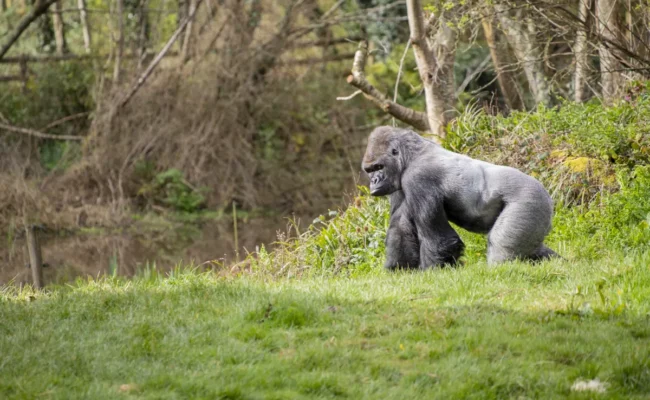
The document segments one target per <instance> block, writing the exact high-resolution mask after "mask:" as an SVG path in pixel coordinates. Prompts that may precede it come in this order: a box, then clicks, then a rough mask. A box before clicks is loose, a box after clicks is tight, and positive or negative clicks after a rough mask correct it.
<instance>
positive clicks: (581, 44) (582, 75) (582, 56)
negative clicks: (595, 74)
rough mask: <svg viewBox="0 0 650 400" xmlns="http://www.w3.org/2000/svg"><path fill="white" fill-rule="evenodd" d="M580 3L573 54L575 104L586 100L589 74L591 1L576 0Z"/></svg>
mask: <svg viewBox="0 0 650 400" xmlns="http://www.w3.org/2000/svg"><path fill="white" fill-rule="evenodd" d="M578 1H579V2H580V6H579V13H578V17H579V18H580V21H582V22H581V25H580V26H579V27H578V31H577V32H576V42H575V46H574V50H573V51H574V53H575V56H576V72H575V77H574V86H575V98H574V100H575V101H576V103H582V102H583V101H585V100H586V97H587V93H586V85H585V84H586V82H587V76H588V73H589V53H588V50H587V46H588V45H589V44H588V43H587V32H588V31H589V20H590V19H591V18H590V15H591V10H590V3H591V0H578Z"/></svg>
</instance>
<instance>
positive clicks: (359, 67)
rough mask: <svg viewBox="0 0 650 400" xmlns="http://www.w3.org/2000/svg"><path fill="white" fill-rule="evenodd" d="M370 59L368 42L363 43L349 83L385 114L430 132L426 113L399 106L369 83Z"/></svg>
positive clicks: (356, 56)
mask: <svg viewBox="0 0 650 400" xmlns="http://www.w3.org/2000/svg"><path fill="white" fill-rule="evenodd" d="M367 57H368V42H366V41H365V40H364V41H361V42H360V43H359V48H358V49H357V52H356V53H355V56H354V62H353V63H352V75H350V76H348V78H347V82H348V83H349V84H350V85H352V86H354V87H356V88H357V89H359V90H360V91H361V92H363V94H364V96H365V97H366V98H367V99H368V100H370V101H372V102H373V103H375V104H376V105H377V106H378V107H379V108H381V109H382V110H383V111H384V112H386V113H388V114H390V115H392V116H393V117H395V118H397V119H399V120H400V121H402V122H404V123H407V124H409V125H411V126H412V127H414V128H415V129H418V130H422V131H426V130H429V124H428V121H427V116H426V114H425V113H423V112H420V111H415V110H413V109H410V108H408V107H404V106H402V105H400V104H397V103H396V102H394V101H391V100H389V99H388V97H387V96H386V95H385V94H383V93H382V92H380V91H379V90H377V89H376V88H375V87H374V86H372V85H371V84H370V82H368V80H367V79H366V75H365V72H364V70H365V67H366V59H367Z"/></svg>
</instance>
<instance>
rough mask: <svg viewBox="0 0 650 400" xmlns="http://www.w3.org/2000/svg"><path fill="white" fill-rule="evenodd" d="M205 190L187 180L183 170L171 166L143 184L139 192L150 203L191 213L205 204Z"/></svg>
mask: <svg viewBox="0 0 650 400" xmlns="http://www.w3.org/2000/svg"><path fill="white" fill-rule="evenodd" d="M143 168H144V167H143ZM205 191H206V189H205V188H195V187H193V186H192V185H191V184H190V183H189V182H187V180H186V179H185V177H184V175H183V172H182V171H180V170H178V169H175V168H171V169H168V170H167V171H164V172H161V173H159V174H157V175H156V176H155V177H154V178H153V179H152V180H151V181H150V182H147V183H145V184H143V185H142V187H141V188H140V190H139V191H138V194H139V195H140V196H141V197H143V198H145V199H147V200H148V202H149V203H153V204H157V205H162V206H165V207H168V208H171V209H173V210H175V211H181V212H190V213H191V212H195V211H198V210H200V209H201V208H203V207H204V206H205V195H204V193H205Z"/></svg>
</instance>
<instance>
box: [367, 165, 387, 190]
mask: <svg viewBox="0 0 650 400" xmlns="http://www.w3.org/2000/svg"><path fill="white" fill-rule="evenodd" d="M370 175H371V176H370V194H371V195H373V196H383V195H385V194H387V189H388V188H387V185H386V175H385V174H384V172H383V171H382V170H379V171H375V172H373V173H371V174H370Z"/></svg>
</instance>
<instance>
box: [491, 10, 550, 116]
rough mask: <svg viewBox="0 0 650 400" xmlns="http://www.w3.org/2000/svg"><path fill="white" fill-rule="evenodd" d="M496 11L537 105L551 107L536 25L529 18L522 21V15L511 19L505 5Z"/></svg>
mask: <svg viewBox="0 0 650 400" xmlns="http://www.w3.org/2000/svg"><path fill="white" fill-rule="evenodd" d="M494 9H495V11H496V14H497V18H498V20H499V22H500V23H501V27H502V28H503V31H504V33H505V34H506V37H507V39H508V42H509V43H510V46H512V49H513V50H514V52H515V56H516V57H517V60H518V61H519V63H520V64H521V65H522V67H523V69H524V73H525V74H526V79H527V80H528V85H529V86H530V91H531V92H532V93H533V97H534V99H535V104H544V105H547V106H548V105H550V104H551V90H550V86H549V84H548V82H547V81H546V76H545V73H544V57H543V54H542V50H541V49H540V48H539V46H537V44H536V43H535V35H536V29H537V28H536V27H535V23H534V22H533V21H532V20H531V19H529V18H528V19H527V20H526V21H522V15H521V13H520V14H519V15H517V16H516V17H515V18H511V17H510V15H509V13H508V8H507V6H506V5H504V4H495V5H494ZM519 11H521V10H519ZM524 22H525V24H524Z"/></svg>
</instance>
